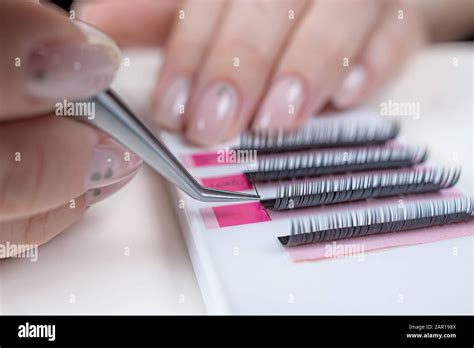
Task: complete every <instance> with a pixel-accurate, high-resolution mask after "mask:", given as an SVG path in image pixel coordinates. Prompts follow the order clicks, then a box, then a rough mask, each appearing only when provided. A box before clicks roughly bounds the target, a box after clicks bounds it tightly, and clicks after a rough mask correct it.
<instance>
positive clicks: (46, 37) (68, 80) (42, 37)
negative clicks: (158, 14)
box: [0, 0, 120, 119]
mask: <svg viewBox="0 0 474 348" xmlns="http://www.w3.org/2000/svg"><path fill="white" fill-rule="evenodd" d="M18 23H22V25H18ZM73 23H74V21H71V20H69V19H68V18H67V17H65V16H64V15H63V14H62V13H61V12H60V11H59V10H57V9H56V8H53V7H51V6H41V5H38V4H36V3H33V2H27V1H12V0H7V1H3V2H2V11H1V12H0V38H1V40H2V54H1V55H0V75H1V76H0V104H1V105H2V107H1V108H0V119H6V118H14V117H16V118H18V117H21V116H22V117H31V115H32V114H33V115H34V114H39V113H43V112H45V111H47V110H52V109H53V106H54V104H55V102H57V101H62V100H63V99H79V98H86V97H89V96H91V95H94V94H96V93H97V92H98V91H100V90H102V89H104V88H106V87H107V86H108V85H109V83H110V82H111V81H112V79H113V77H114V75H115V72H116V70H117V69H118V67H119V65H120V55H119V51H118V49H117V47H116V46H115V44H114V43H113V42H112V41H111V40H110V39H108V38H107V37H106V36H105V35H104V34H102V33H100V32H99V31H97V30H94V29H92V28H90V27H86V26H84V25H82V24H77V25H74V24H73Z"/></svg>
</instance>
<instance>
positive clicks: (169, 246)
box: [0, 44, 474, 314]
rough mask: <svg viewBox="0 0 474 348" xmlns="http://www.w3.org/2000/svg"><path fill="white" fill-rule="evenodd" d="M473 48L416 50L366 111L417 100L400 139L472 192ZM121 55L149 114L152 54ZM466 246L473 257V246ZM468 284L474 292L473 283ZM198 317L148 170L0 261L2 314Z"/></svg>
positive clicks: (169, 217) (139, 103) (175, 234)
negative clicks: (454, 169)
mask: <svg viewBox="0 0 474 348" xmlns="http://www.w3.org/2000/svg"><path fill="white" fill-rule="evenodd" d="M473 51H474V50H473V47H472V45H470V46H469V45H468V44H446V45H439V46H436V47H432V48H430V49H428V50H426V51H425V52H422V53H421V54H419V55H418V56H417V57H416V59H414V60H413V61H412V62H411V63H410V64H409V65H408V66H407V67H406V68H405V69H404V71H403V72H402V73H401V74H400V75H399V77H398V78H397V79H396V80H395V81H393V82H392V83H391V84H390V85H389V86H387V87H386V88H385V89H384V90H382V91H380V93H379V94H378V95H377V96H375V97H374V98H372V100H371V101H370V102H369V105H371V106H373V107H374V108H375V109H376V110H379V108H380V103H382V102H387V101H388V100H389V99H391V100H392V101H396V102H419V103H420V106H421V117H420V119H418V120H413V118H410V117H401V118H400V121H401V122H402V136H404V137H405V138H407V139H408V140H410V141H411V142H416V143H420V144H427V145H428V146H429V149H430V154H431V158H433V159H434V160H435V161H437V162H440V163H445V164H462V166H463V176H462V180H461V183H460V185H461V186H462V187H463V189H464V190H466V191H467V192H468V193H470V194H471V195H473V196H474V194H473V193H474V175H473V172H474V162H473V153H474V143H473V134H474V117H473V109H474V105H473V103H474V99H473V79H474V75H473V71H474V60H473V59H474V58H473ZM125 56H126V57H129V58H130V63H131V65H130V66H129V67H123V68H122V70H121V72H120V74H119V76H118V77H117V79H116V81H115V82H114V85H115V87H116V89H117V90H119V92H120V93H121V94H122V95H123V96H125V99H126V100H127V101H128V102H129V103H130V104H131V105H132V106H133V107H134V108H135V109H136V110H137V112H146V109H147V100H148V94H149V91H150V87H151V86H152V84H153V77H154V76H156V75H155V71H156V70H157V69H158V65H159V64H158V62H159V58H160V57H159V53H158V52H156V51H137V50H135V51H129V52H125ZM470 250H471V260H472V257H474V253H472V250H474V245H472V246H471V248H470ZM469 284H470V286H471V287H472V288H473V289H474V277H471V279H470V280H467V285H468V286H469ZM463 286H465V285H463ZM472 303H474V300H473V301H471V307H472ZM204 312H205V309H204V306H203V303H202V299H201V295H200V291H199V288H198V286H197V283H196V279H195V276H194V272H193V268H192V265H191V262H190V260H189V256H188V254H187V251H186V247H185V245H184V241H183V238H182V236H181V234H180V231H179V228H178V225H177V221H176V216H175V215H174V212H173V208H172V207H171V206H169V204H168V193H167V191H166V185H165V183H164V181H163V179H162V178H161V177H160V176H158V175H157V174H156V173H154V172H153V171H151V170H150V169H149V168H148V167H145V166H144V167H143V168H142V169H141V170H140V172H139V174H138V175H137V177H136V178H135V179H134V180H133V181H132V182H131V183H130V184H129V185H128V186H127V187H125V188H124V189H123V190H121V191H120V192H118V193H116V194H115V195H114V196H112V197H111V198H109V199H107V200H106V201H104V202H101V203H99V204H98V205H96V206H94V207H93V208H91V209H90V210H89V211H88V212H87V214H86V216H85V217H84V219H83V220H82V221H80V222H79V223H78V224H76V225H75V226H73V227H72V228H70V229H69V230H68V231H66V232H65V233H62V234H61V235H59V236H58V237H56V238H55V239H54V240H52V241H51V242H50V243H48V244H47V245H45V246H42V247H41V248H40V250H39V258H38V261H37V262H31V261H29V260H27V259H11V260H4V261H0V313H2V314H172V313H177V314H182V313H204Z"/></svg>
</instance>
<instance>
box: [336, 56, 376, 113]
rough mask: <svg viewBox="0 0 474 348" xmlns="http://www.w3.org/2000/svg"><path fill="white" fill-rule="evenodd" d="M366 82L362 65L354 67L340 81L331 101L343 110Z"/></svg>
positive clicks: (365, 72)
mask: <svg viewBox="0 0 474 348" xmlns="http://www.w3.org/2000/svg"><path fill="white" fill-rule="evenodd" d="M367 80H368V74H367V69H366V68H364V67H363V66H362V65H358V66H356V67H354V68H353V69H352V70H351V71H350V72H349V74H348V75H347V76H346V77H345V79H344V80H343V81H342V84H341V85H340V86H339V88H338V89H337V90H336V92H335V93H334V96H333V97H332V99H331V101H332V103H333V104H334V105H335V106H336V107H338V108H345V107H347V106H349V105H350V103H351V102H353V101H354V98H356V97H357V95H358V94H359V93H361V91H362V89H363V88H364V87H365V86H366V84H367Z"/></svg>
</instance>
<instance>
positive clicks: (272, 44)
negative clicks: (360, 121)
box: [78, 0, 427, 145]
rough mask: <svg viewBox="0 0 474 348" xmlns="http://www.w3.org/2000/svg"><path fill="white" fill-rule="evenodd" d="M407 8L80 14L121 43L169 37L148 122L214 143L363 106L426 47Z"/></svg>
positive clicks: (123, 6) (369, 4) (282, 1)
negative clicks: (330, 111) (325, 110)
mask: <svg viewBox="0 0 474 348" xmlns="http://www.w3.org/2000/svg"><path fill="white" fill-rule="evenodd" d="M410 3H411V2H410V1H407V2H402V1H374V0H347V1H333V0H318V1H312V0H307V1H304V0H276V1H269V0H254V1H250V0H249V1H239V0H228V1H210V0H188V1H184V2H182V4H179V2H176V1H156V0H152V1H127V0H125V1H124V0H122V1H104V2H100V1H96V2H85V3H84V4H81V3H80V4H79V6H78V10H79V11H78V15H79V16H81V18H83V19H84V20H86V21H90V22H92V23H93V24H95V25H97V26H99V27H100V28H102V29H103V30H105V31H106V32H108V33H110V35H112V36H113V37H114V38H115V39H117V40H118V41H119V42H121V43H123V44H142V45H143V44H150V45H154V44H162V43H163V41H164V40H165V39H166V46H165V48H166V57H165V62H164V65H163V67H162V69H161V72H160V78H159V80H158V83H157V86H156V90H155V93H154V96H153V97H154V102H153V106H154V109H153V112H152V113H151V114H150V116H149V120H148V121H149V123H151V124H152V125H155V126H156V127H164V128H167V129H170V130H174V131H184V133H185V135H186V137H187V138H188V139H190V140H191V141H192V142H194V143H197V144H200V145H211V144H214V143H216V142H219V141H222V140H225V139H228V138H229V137H232V136H234V135H235V134H236V133H238V132H240V131H241V130H242V129H244V128H246V127H248V126H251V127H252V128H253V129H256V130H259V129H282V128H283V129H293V128H295V127H297V126H299V125H301V123H302V122H303V121H304V120H305V119H307V118H308V117H309V116H310V115H312V114H314V113H318V112H319V111H320V110H321V109H322V108H323V107H324V106H325V105H327V104H328V103H330V102H331V103H332V104H333V105H334V106H336V107H338V108H347V107H351V106H353V105H355V104H357V103H360V102H361V101H362V100H364V99H365V98H366V97H367V96H369V95H370V94H371V93H373V92H374V90H376V89H377V88H378V87H379V86H380V85H381V84H382V83H383V82H384V81H386V80H387V79H388V78H389V77H390V76H392V75H393V74H394V73H396V72H397V70H398V68H399V67H400V66H401V65H402V63H403V62H405V60H406V59H407V57H409V56H410V54H411V53H412V52H414V51H415V50H416V48H418V47H419V46H420V44H421V43H422V42H423V41H424V40H425V37H426V31H427V29H426V26H425V25H424V24H425V23H424V22H423V18H420V16H419V11H416V10H415V9H414V8H412V7H411V6H409V5H410ZM138 18H140V20H139V21H137V19H138ZM172 22H174V24H173V26H172V28H171V29H169V27H170V25H171V23H172Z"/></svg>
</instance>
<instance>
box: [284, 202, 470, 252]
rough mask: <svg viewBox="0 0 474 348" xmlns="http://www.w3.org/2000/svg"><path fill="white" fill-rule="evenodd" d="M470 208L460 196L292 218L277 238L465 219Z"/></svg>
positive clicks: (326, 237) (315, 239)
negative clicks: (284, 233) (288, 226)
mask: <svg viewBox="0 0 474 348" xmlns="http://www.w3.org/2000/svg"><path fill="white" fill-rule="evenodd" d="M473 209H474V201H473V200H472V199H469V198H467V197H462V198H451V199H441V200H434V201H421V202H414V203H407V204H405V205H404V206H402V207H400V206H399V205H398V204H395V205H386V206H382V207H377V208H370V209H364V210H356V211H343V212H337V213H332V214H325V215H318V216H314V217H309V218H303V219H296V220H292V224H291V234H290V235H287V236H281V237H278V240H279V241H280V243H281V244H282V245H284V246H297V245H303V244H311V243H320V242H325V241H335V240H339V239H346V238H354V237H361V236H367V235H374V234H381V233H390V232H400V231H408V230H414V229H419V228H427V227H432V226H441V225H447V224H452V223H460V222H467V221H470V220H472V219H473V218H474V216H473Z"/></svg>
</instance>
